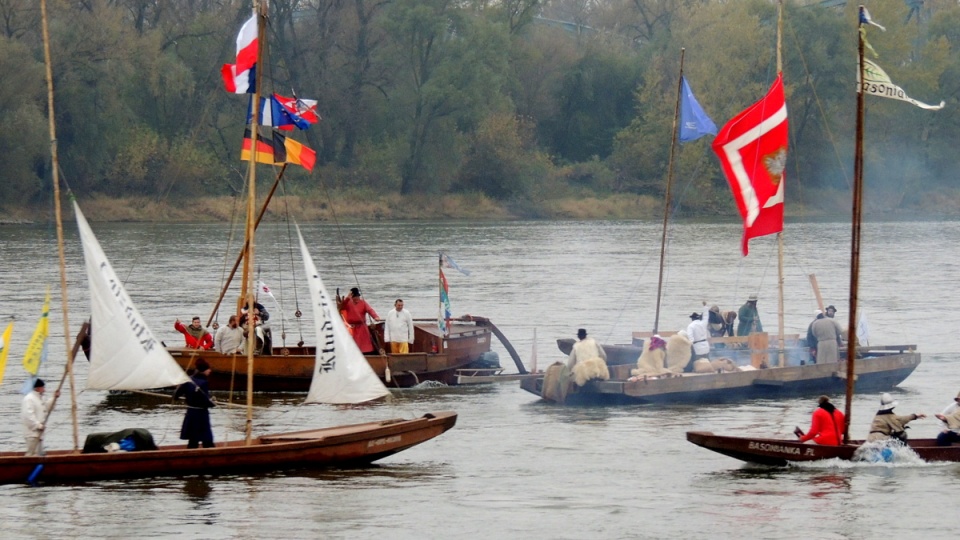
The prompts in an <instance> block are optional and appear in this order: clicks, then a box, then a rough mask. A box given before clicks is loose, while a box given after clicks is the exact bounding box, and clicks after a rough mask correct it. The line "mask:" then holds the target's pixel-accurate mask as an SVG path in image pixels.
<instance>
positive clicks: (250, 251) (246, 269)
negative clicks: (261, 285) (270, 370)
mask: <svg viewBox="0 0 960 540" xmlns="http://www.w3.org/2000/svg"><path fill="white" fill-rule="evenodd" d="M253 9H254V12H255V13H256V16H257V63H256V66H257V67H256V77H255V80H254V87H253V98H252V99H253V107H252V109H253V112H252V114H251V120H250V144H251V149H252V157H253V159H251V160H250V166H249V168H248V169H247V170H248V172H249V174H248V175H247V177H248V181H247V219H246V234H245V236H246V238H245V246H246V255H245V256H244V258H243V274H242V276H243V277H242V285H241V298H243V302H244V304H246V306H247V420H246V426H245V427H246V429H245V432H246V444H247V445H248V446H249V445H250V444H252V443H253V351H254V348H255V347H256V344H257V334H256V321H255V320H254V312H253V293H252V291H253V283H252V282H251V279H253V278H252V272H251V266H252V265H253V257H254V251H255V246H256V242H255V240H254V234H255V228H254V225H253V215H254V212H255V211H256V205H255V202H256V197H257V139H258V138H259V131H258V129H257V123H258V122H259V120H260V84H261V82H262V80H263V42H264V39H263V36H264V32H265V31H266V26H267V25H266V16H265V14H264V9H265V5H264V3H262V2H260V1H259V0H254V3H253Z"/></svg>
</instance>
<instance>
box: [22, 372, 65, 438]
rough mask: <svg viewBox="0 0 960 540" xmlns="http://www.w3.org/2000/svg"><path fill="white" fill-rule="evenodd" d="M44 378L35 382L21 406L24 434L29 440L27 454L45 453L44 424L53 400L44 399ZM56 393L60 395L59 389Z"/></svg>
mask: <svg viewBox="0 0 960 540" xmlns="http://www.w3.org/2000/svg"><path fill="white" fill-rule="evenodd" d="M45 386H46V385H45V383H44V382H43V379H37V380H36V382H34V383H33V390H32V391H30V393H29V394H27V395H26V396H24V397H23V405H22V406H21V407H20V418H21V419H22V420H23V436H24V438H26V440H27V452H26V454H24V455H26V456H42V455H43V430H44V428H45V427H46V426H44V425H43V422H44V420H46V418H47V413H48V412H49V411H50V407H51V405H52V404H53V400H50V399H43V393H44V391H45V390H46V389H45V388H44V387H45ZM54 395H55V396H56V397H60V391H59V390H57V391H56V392H55V393H54Z"/></svg>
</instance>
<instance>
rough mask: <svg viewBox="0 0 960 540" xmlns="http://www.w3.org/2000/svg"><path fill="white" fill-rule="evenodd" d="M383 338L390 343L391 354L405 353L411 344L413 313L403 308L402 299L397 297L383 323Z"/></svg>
mask: <svg viewBox="0 0 960 540" xmlns="http://www.w3.org/2000/svg"><path fill="white" fill-rule="evenodd" d="M383 340H384V341H386V342H387V343H389V344H390V352H391V353H392V354H407V353H409V352H410V345H413V315H410V312H409V311H407V310H405V309H403V299H401V298H397V301H396V302H394V303H393V309H391V310H390V313H387V318H386V320H385V321H384V323H383Z"/></svg>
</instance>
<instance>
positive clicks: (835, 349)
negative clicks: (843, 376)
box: [810, 315, 842, 364]
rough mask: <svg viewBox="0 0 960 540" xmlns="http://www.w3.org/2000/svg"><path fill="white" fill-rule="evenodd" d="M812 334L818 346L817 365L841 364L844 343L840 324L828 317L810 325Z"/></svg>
mask: <svg viewBox="0 0 960 540" xmlns="http://www.w3.org/2000/svg"><path fill="white" fill-rule="evenodd" d="M810 332H811V333H812V334H813V339H814V343H816V344H817V345H816V347H817V363H818V364H829V363H831V362H832V363H836V362H839V361H840V344H841V343H842V336H841V334H842V332H841V330H840V323H838V322H837V321H836V320H835V319H831V318H830V316H829V315H827V316H826V317H823V318H821V319H817V320H815V321H813V322H812V323H810Z"/></svg>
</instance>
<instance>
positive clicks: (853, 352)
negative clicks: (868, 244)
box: [843, 5, 864, 443]
mask: <svg viewBox="0 0 960 540" xmlns="http://www.w3.org/2000/svg"><path fill="white" fill-rule="evenodd" d="M863 9H864V8H863V6H862V5H861V6H860V7H859V11H858V13H859V17H858V18H857V69H858V70H859V77H858V78H857V82H858V83H860V84H863V81H864V62H863V49H864V44H863V18H864V17H863ZM863 105H864V92H863V89H862V88H858V89H857V130H856V134H857V135H856V145H855V147H854V158H853V197H852V198H853V208H852V214H853V219H852V220H851V221H852V233H851V242H850V319H849V321H848V323H847V328H848V331H847V396H846V402H845V403H844V407H843V413H844V415H845V419H844V422H843V442H844V443H847V442H848V441H849V440H850V413H851V406H852V401H853V389H854V377H855V376H856V375H855V374H856V366H855V364H856V358H857V332H856V321H857V300H858V292H857V287H858V284H859V282H860V225H861V222H862V220H863V205H862V203H863V201H862V197H863V127H864V126H863V121H864V118H863ZM851 330H852V331H851Z"/></svg>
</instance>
